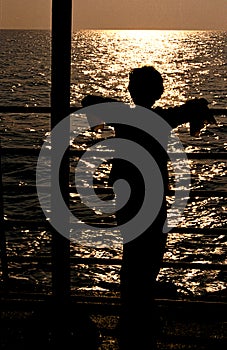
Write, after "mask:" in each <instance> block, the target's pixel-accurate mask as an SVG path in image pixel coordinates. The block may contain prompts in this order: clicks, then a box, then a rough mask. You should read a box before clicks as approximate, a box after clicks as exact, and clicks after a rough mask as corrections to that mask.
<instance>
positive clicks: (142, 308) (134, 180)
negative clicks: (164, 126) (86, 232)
mask: <svg viewBox="0 0 227 350" xmlns="http://www.w3.org/2000/svg"><path fill="white" fill-rule="evenodd" d="M128 90H129V92H130V95H131V97H132V99H133V102H134V103H135V105H138V106H142V107H145V108H148V109H150V108H151V107H152V106H153V104H154V103H155V101H156V100H158V99H159V98H160V97H161V95H162V93H163V91H164V88H163V79H162V76H161V74H160V73H159V72H158V71H157V70H156V69H155V68H154V67H152V66H144V67H141V68H135V69H133V70H132V71H131V72H130V74H129V86H128ZM111 100H113V99H111ZM89 101H90V102H91V103H87V102H89ZM113 101H114V100H113ZM115 101H116V100H115ZM101 102H111V101H108V100H106V99H105V98H102V97H97V99H96V96H93V97H92V98H88V97H87V98H86V100H84V101H82V105H83V106H85V105H88V104H94V103H101ZM153 110H154V111H155V112H156V113H157V114H159V115H160V116H161V117H162V118H163V119H164V120H165V121H167V122H168V123H169V125H170V126H171V127H172V128H175V127H177V126H178V125H180V124H183V123H186V122H190V134H191V135H196V134H198V133H199V132H200V130H201V128H203V126H204V125H205V123H207V122H208V123H214V122H215V120H214V118H213V116H212V113H211V111H210V109H209V108H208V102H207V101H206V100H205V99H193V100H189V101H187V102H186V103H185V104H183V105H182V106H179V107H174V108H168V109H163V108H160V107H157V108H155V109H153ZM114 127H115V136H116V137H119V138H124V139H129V140H132V141H134V142H136V143H138V144H140V145H142V146H143V147H144V148H145V149H146V150H147V151H149V152H150V154H151V155H152V157H153V158H154V159H155V161H156V162H157V164H158V166H159V169H160V171H161V174H162V179H163V183H164V188H165V193H164V195H163V198H162V205H161V209H160V211H159V214H158V215H157V217H156V219H155V220H154V222H153V223H152V224H151V225H150V227H149V228H148V229H147V230H146V231H145V232H143V233H142V234H141V235H140V236H139V237H137V238H136V239H134V240H133V241H131V242H128V243H126V244H124V245H123V259H122V267H121V300H122V309H121V315H120V323H119V343H120V349H121V350H138V349H143V350H145V349H149V350H150V349H152V350H154V349H156V342H157V335H158V332H159V329H158V323H159V320H158V318H157V313H156V308H155V302H154V299H155V296H156V295H155V293H156V291H157V289H156V288H157V287H156V286H157V284H156V278H157V276H158V273H159V271H160V267H161V264H162V259H163V255H164V251H165V244H166V239H167V236H166V234H164V233H163V226H164V223H165V221H166V218H167V207H166V191H167V189H168V172H167V161H168V155H167V152H166V149H164V148H162V146H161V145H160V144H159V143H158V142H157V141H156V140H155V139H154V138H152V137H151V136H150V135H148V134H147V133H145V132H144V131H142V130H138V129H136V128H134V127H131V126H128V125H125V126H122V125H120V126H119V125H115V126H114ZM167 142H168V135H167V139H166V146H167ZM119 178H124V179H126V180H127V181H128V183H129V184H130V187H131V196H130V198H129V201H128V203H127V205H126V206H125V207H124V208H122V209H120V210H119V211H118V212H117V213H116V218H117V223H118V224H123V223H125V222H127V221H128V220H130V219H131V218H132V217H134V216H135V215H136V213H137V212H138V211H139V209H140V207H141V205H142V202H143V198H144V182H143V178H142V176H141V174H140V173H139V171H138V170H137V169H136V168H135V167H134V166H133V165H132V164H129V163H128V162H126V161H123V160H118V159H117V160H114V161H113V165H112V171H111V174H110V185H112V184H113V183H114V181H116V180H117V179H119ZM151 211H152V208H151Z"/></svg>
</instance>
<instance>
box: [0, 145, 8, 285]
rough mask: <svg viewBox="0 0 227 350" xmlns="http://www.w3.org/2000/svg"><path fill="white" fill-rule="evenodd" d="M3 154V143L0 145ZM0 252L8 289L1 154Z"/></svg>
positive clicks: (4, 280)
mask: <svg viewBox="0 0 227 350" xmlns="http://www.w3.org/2000/svg"><path fill="white" fill-rule="evenodd" d="M0 152H1V143H0ZM0 227H1V231H0V250H1V264H2V278H3V282H4V287H5V288H7V287H8V282H9V272H8V259H7V252H6V237H5V224H4V201H3V179H2V162H1V153H0Z"/></svg>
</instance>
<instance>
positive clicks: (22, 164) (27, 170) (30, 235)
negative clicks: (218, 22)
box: [0, 31, 227, 295]
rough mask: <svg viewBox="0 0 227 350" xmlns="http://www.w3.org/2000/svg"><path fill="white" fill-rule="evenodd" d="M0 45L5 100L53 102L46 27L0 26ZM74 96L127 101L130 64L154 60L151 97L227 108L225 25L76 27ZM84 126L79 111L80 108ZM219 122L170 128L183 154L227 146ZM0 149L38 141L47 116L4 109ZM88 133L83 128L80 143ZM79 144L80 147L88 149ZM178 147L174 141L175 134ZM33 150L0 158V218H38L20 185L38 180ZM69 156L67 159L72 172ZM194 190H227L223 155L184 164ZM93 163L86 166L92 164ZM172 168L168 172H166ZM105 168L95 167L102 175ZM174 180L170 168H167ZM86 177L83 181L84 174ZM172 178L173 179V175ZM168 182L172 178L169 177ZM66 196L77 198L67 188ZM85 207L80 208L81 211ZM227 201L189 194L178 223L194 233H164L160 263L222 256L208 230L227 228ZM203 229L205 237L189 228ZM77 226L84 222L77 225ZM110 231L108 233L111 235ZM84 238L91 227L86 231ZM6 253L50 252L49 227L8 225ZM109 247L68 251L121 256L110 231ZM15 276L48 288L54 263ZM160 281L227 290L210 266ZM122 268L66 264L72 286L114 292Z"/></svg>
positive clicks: (199, 290)
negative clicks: (155, 87) (156, 78)
mask: <svg viewBox="0 0 227 350" xmlns="http://www.w3.org/2000/svg"><path fill="white" fill-rule="evenodd" d="M0 36H1V43H2V44H1V45H2V50H1V54H0V67H1V86H2V88H1V90H0V99H1V102H0V103H1V105H18V106H48V105H49V103H50V88H51V81H50V80H51V77H50V75H51V71H50V33H49V32H47V31H0ZM72 43H73V45H72V65H71V69H72V79H71V103H72V104H73V105H78V106H80V100H81V98H82V97H83V96H85V95H86V94H87V93H98V94H102V95H105V96H111V97H117V98H119V99H120V100H123V101H124V102H127V103H130V102H131V100H130V96H129V93H128V91H127V84H128V73H129V71H130V69H131V68H133V67H137V66H140V65H144V64H152V65H154V66H155V67H156V68H157V69H158V70H159V71H160V72H161V73H162V76H163V78H164V85H165V92H164V94H163V96H162V98H161V99H160V101H158V102H157V103H156V105H159V106H162V107H169V106H174V105H179V104H181V103H183V102H184V101H186V100H187V99H189V98H192V97H201V96H203V97H205V98H207V100H208V101H209V102H210V106H211V107H213V108H214V107H215V108H225V107H227V106H226V97H227V95H226V81H227V69H226V62H227V61H226V44H227V33H226V32H222V31H195V32H193V31H190V32H189V31H80V32H78V33H75V34H74V35H73V38H72ZM77 121H78V128H79V130H81V131H82V130H83V128H84V125H85V123H86V121H85V116H84V115H83V114H80V113H79V114H78V118H77ZM217 122H218V123H217V125H212V126H210V127H208V128H207V129H206V130H204V131H203V132H202V133H201V136H200V137H199V138H192V137H189V133H188V125H182V126H180V127H179V128H178V129H177V130H176V131H177V133H178V134H179V137H180V139H181V140H182V142H183V144H184V146H185V149H186V151H187V152H198V151H204V152H225V151H226V148H227V141H226V134H227V121H226V117H225V116H224V115H223V116H222V115H221V116H218V117H217ZM0 127H1V143H2V146H3V147H14V148H17V147H28V148H31V147H39V146H41V145H42V143H43V140H44V139H45V138H46V136H47V133H48V132H49V130H50V118H49V115H39V114H26V115H22V114H16V113H15V114H2V115H1V120H0ZM93 136H94V135H92V134H85V135H84V138H83V140H82V141H83V142H84V143H85V144H86V143H88V142H90V141H91V138H92V137H93ZM83 142H82V143H81V144H80V146H79V147H80V148H83V147H84V144H83ZM171 146H172V147H174V140H172V144H171ZM36 160H37V159H36V157H31V156H26V155H24V156H21V155H18V154H14V155H6V156H4V157H3V180H4V185H5V186H6V188H7V191H6V195H5V218H6V219H7V220H8V221H10V220H30V221H33V222H35V221H36V220H38V219H40V218H42V217H43V216H42V212H41V210H40V209H39V207H38V200H37V196H36V193H35V190H34V193H31V192H29V191H26V186H28V185H35V175H36ZM74 165H75V159H72V160H71V167H72V168H71V169H73V167H74ZM190 166H191V175H192V189H205V190H220V191H223V190H226V187H227V186H226V171H227V170H226V169H227V168H226V161H225V160H199V161H195V160H193V161H190ZM89 167H92V159H91V163H88V168H89ZM170 170H171V169H170ZM106 176H107V175H106V174H105V172H102V173H99V174H97V178H98V180H100V178H101V180H102V181H104V182H105V179H106ZM170 176H171V179H172V176H173V175H172V174H171V172H170ZM84 181H85V183H86V181H87V179H86V176H84ZM172 182H173V179H172ZM172 184H173V183H172ZM71 203H72V205H73V203H75V196H74V195H73V194H71ZM84 214H85V215H86V214H87V213H86V212H85V213H84ZM226 222H227V208H226V198H224V197H220V198H216V197H209V198H198V197H196V198H192V199H190V200H189V201H188V204H187V207H186V209H185V211H184V216H183V218H182V222H181V226H186V227H191V229H192V230H191V234H177V233H172V234H170V235H169V239H168V244H167V251H166V255H165V259H166V261H181V262H200V263H211V262H213V263H227V259H226V249H227V248H226V247H227V240H226V236H225V235H222V234H221V233H220V234H216V235H212V236H211V235H209V228H226ZM170 223H172V224H174V215H172V216H171V217H170ZM198 227H201V228H205V229H206V228H207V234H203V235H198V234H194V233H193V229H194V228H198ZM81 230H82V228H81ZM113 233H114V232H113ZM83 234H84V240H85V242H86V240H88V239H89V237H90V235H91V234H92V230H91V231H90V232H87V231H86V232H83ZM7 240H8V251H9V254H10V255H11V256H13V257H15V256H22V255H28V256H33V255H34V256H41V255H48V254H50V241H51V240H50V233H49V232H48V230H47V229H46V228H41V227H40V228H39V227H36V228H30V227H29V228H23V229H18V228H16V227H11V228H10V229H7ZM111 242H112V247H109V246H108V247H102V248H98V249H97V248H93V247H86V246H84V247H81V246H78V244H76V243H75V242H72V243H71V253H72V256H85V257H114V258H116V257H121V249H122V246H121V242H119V241H118V240H114V239H113V238H111ZM10 271H11V273H12V275H14V276H17V277H25V278H26V279H27V280H28V282H29V283H30V282H31V283H32V286H36V288H37V289H38V290H47V291H49V290H50V276H51V272H50V271H51V270H50V265H49V264H46V263H42V264H38V265H37V263H35V262H34V263H30V262H29V263H21V262H17V261H16V260H15V261H13V262H12V263H10ZM159 277H160V279H161V280H167V281H172V282H174V283H175V284H176V285H178V286H179V288H180V289H181V291H182V293H185V294H190V293H193V294H196V295H198V294H204V293H205V292H208V291H209V292H210V291H217V290H220V289H223V288H225V287H226V274H225V273H224V272H220V271H219V270H215V271H199V270H197V269H193V270H174V269H172V268H168V269H166V268H165V269H162V271H161V273H160V276H159ZM118 283H119V266H105V267H104V266H101V265H100V266H95V265H94V266H91V267H88V266H87V265H85V264H84V265H79V266H72V289H73V290H74V291H76V290H77V291H78V290H81V289H82V290H83V291H84V290H88V291H89V290H93V291H94V290H98V291H102V290H114V291H118Z"/></svg>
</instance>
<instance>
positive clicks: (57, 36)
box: [51, 0, 72, 304]
mask: <svg viewBox="0 0 227 350" xmlns="http://www.w3.org/2000/svg"><path fill="white" fill-rule="evenodd" d="M71 18H72V0H52V89H51V128H54V127H55V126H56V125H57V124H58V123H59V122H60V121H61V120H62V119H63V118H65V117H66V116H68V115H69V113H70V72H71V31H72V19H71ZM69 131H70V125H69V124H68V127H67V128H66V130H64V131H63V134H62V137H63V138H68V139H69ZM57 142H59V140H55V139H54V138H52V139H51V144H52V151H53V152H54V149H55V144H56V143H57ZM52 161H54V157H52ZM62 164H63V165H62V169H63V168H64V174H63V172H62V171H61V172H60V175H59V183H60V186H61V189H62V195H63V197H64V199H65V201H66V203H68V185H69V160H68V159H64V160H63V163H62ZM52 169H53V167H52ZM51 196H52V197H51V198H52V199H51V201H52V212H53V213H55V212H57V211H56V210H55V208H56V206H57V205H58V203H56V201H55V193H54V189H53V190H52V192H51ZM62 220H64V221H65V227H68V226H69V222H68V220H67V218H62ZM52 243H53V244H52V247H53V250H52V256H53V275H52V277H53V279H52V281H53V295H54V297H55V298H56V300H57V301H58V302H60V303H62V302H63V304H64V303H65V302H66V300H67V299H68V298H69V295H70V261H69V259H70V242H69V240H68V239H67V238H65V237H63V236H62V235H61V233H59V232H56V231H55V230H53V236H52Z"/></svg>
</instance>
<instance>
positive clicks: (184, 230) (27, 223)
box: [4, 219, 227, 236]
mask: <svg viewBox="0 0 227 350" xmlns="http://www.w3.org/2000/svg"><path fill="white" fill-rule="evenodd" d="M98 225H99V227H100V226H103V227H107V226H108V227H113V226H116V225H114V224H113V223H108V224H107V223H103V224H101V223H99V224H98ZM4 226H5V228H7V229H10V228H16V227H17V228H20V229H23V228H25V227H26V228H27V229H34V228H48V227H50V226H51V223H50V222H49V221H48V220H46V219H44V220H42V221H41V220H5V221H4ZM168 229H169V230H170V231H169V233H168V234H178V233H179V234H190V235H193V234H196V235H198V234H200V235H207V236H212V235H224V236H226V235H227V228H223V227H216V228H210V227H207V228H200V227H172V226H171V227H169V228H168Z"/></svg>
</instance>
